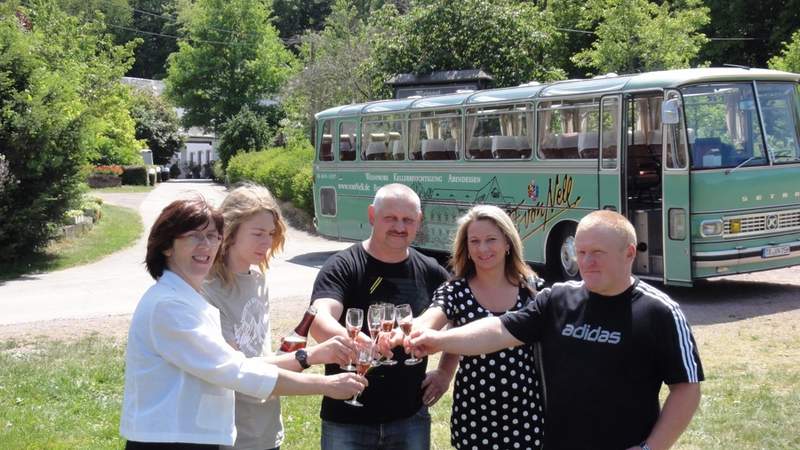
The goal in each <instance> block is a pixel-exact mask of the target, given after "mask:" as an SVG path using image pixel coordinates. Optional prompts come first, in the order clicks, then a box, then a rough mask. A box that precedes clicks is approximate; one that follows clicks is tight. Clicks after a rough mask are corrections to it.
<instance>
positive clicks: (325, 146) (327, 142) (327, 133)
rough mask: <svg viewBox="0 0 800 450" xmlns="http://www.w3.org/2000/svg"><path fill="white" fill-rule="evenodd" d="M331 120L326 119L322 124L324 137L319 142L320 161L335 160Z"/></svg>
mask: <svg viewBox="0 0 800 450" xmlns="http://www.w3.org/2000/svg"><path fill="white" fill-rule="evenodd" d="M331 122H332V120H326V121H325V122H323V124H322V138H321V139H320V143H319V160H320V161H333V149H332V148H331V147H332V145H333V136H331Z"/></svg>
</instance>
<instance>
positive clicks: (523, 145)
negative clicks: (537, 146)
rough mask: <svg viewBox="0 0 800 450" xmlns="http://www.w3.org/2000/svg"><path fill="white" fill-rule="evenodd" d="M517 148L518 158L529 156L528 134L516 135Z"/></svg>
mask: <svg viewBox="0 0 800 450" xmlns="http://www.w3.org/2000/svg"><path fill="white" fill-rule="evenodd" d="M517 149H518V150H519V157H520V158H524V159H527V158H530V157H531V139H530V137H529V136H517Z"/></svg>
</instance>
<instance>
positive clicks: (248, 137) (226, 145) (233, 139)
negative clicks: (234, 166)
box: [217, 105, 280, 168]
mask: <svg viewBox="0 0 800 450" xmlns="http://www.w3.org/2000/svg"><path fill="white" fill-rule="evenodd" d="M272 110H277V108H270V109H269V110H267V111H272ZM279 120H280V118H279V117H278V116H277V113H275V112H274V111H272V112H271V114H268V113H266V112H262V113H259V112H256V111H253V110H251V109H250V108H249V107H248V106H247V105H245V106H244V107H243V108H242V110H241V111H239V113H238V114H236V115H235V116H233V117H231V118H230V119H229V120H228V121H227V122H225V123H224V124H223V125H222V134H221V135H220V137H219V147H218V148H217V153H218V154H219V159H220V160H221V161H222V167H223V168H225V167H227V166H228V161H229V160H230V159H231V158H232V157H233V156H234V155H235V154H237V153H239V152H250V151H254V150H260V149H263V148H267V147H268V146H269V145H270V142H272V138H273V136H274V135H275V128H276V125H277V123H278V121H279Z"/></svg>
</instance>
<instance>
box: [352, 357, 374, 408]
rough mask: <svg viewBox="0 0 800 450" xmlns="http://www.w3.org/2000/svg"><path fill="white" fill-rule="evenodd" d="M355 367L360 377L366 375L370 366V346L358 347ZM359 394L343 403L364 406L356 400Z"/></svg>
mask: <svg viewBox="0 0 800 450" xmlns="http://www.w3.org/2000/svg"><path fill="white" fill-rule="evenodd" d="M356 367H357V372H358V374H359V375H361V376H362V377H363V376H366V375H367V371H369V369H371V368H372V346H366V345H363V346H359V347H358V353H357V358H356ZM359 395H360V394H356V395H354V396H353V398H351V399H350V400H346V401H345V403H347V404H348V405H350V406H364V405H363V404H362V403H361V402H359V401H358V396H359Z"/></svg>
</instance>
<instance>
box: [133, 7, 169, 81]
mask: <svg viewBox="0 0 800 450" xmlns="http://www.w3.org/2000/svg"><path fill="white" fill-rule="evenodd" d="M129 3H130V6H131V8H132V9H131V11H133V18H132V20H131V26H130V28H134V29H137V30H141V31H140V32H131V36H130V37H131V38H133V37H134V36H135V37H138V38H139V39H140V40H141V42H142V43H141V44H140V45H138V46H137V47H136V50H135V52H134V57H135V62H134V63H133V67H131V69H130V71H128V74H127V75H128V76H129V77H137V78H148V79H156V80H161V79H163V78H164V77H166V76H167V57H169V55H170V54H171V53H174V52H176V51H178V42H177V40H176V39H175V38H172V37H169V36H177V35H178V34H179V30H178V22H177V20H178V19H177V18H176V17H175V15H176V9H177V5H176V0H129ZM162 35H165V36H162Z"/></svg>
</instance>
